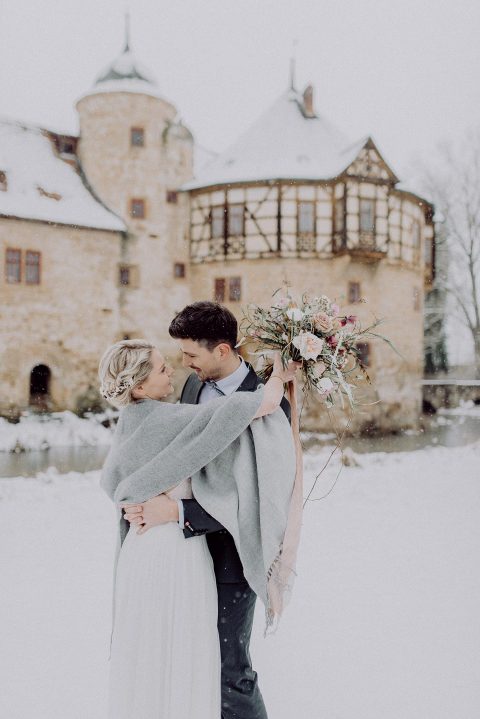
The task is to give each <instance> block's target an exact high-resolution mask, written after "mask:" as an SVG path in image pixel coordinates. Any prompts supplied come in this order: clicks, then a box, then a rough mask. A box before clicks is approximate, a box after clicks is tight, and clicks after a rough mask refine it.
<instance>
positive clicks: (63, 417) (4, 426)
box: [0, 412, 113, 452]
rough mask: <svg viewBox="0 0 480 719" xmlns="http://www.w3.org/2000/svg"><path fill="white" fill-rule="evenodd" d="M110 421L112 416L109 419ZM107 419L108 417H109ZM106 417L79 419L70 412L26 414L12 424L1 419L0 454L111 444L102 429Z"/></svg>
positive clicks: (109, 436)
mask: <svg viewBox="0 0 480 719" xmlns="http://www.w3.org/2000/svg"><path fill="white" fill-rule="evenodd" d="M111 416H112V417H113V413H112V415H111ZM108 417H110V415H108ZM108 417H107V415H105V414H102V415H93V414H92V415H91V416H90V417H88V418H86V419H81V418H80V417H77V415H75V414H73V412H55V413H53V414H48V415H34V414H28V415H26V416H24V417H21V418H20V422H18V423H17V424H12V423H11V422H7V420H5V419H2V418H0V452H28V451H30V450H36V449H49V448H50V447H66V446H71V447H82V446H83V447H85V446H90V447H92V446H95V445H99V444H110V442H111V439H112V430H111V429H107V428H105V427H103V426H102V424H101V422H102V421H104V420H105V418H108Z"/></svg>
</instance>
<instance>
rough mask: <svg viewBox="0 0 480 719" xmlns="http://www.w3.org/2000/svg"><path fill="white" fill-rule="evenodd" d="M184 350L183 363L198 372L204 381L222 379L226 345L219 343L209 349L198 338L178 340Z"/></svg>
mask: <svg viewBox="0 0 480 719" xmlns="http://www.w3.org/2000/svg"><path fill="white" fill-rule="evenodd" d="M178 345H179V347H180V350H181V352H182V363H183V366H184V367H189V368H190V369H193V371H194V372H196V373H197V377H198V379H199V380H201V381H202V382H205V380H207V379H213V380H217V379H221V378H222V376H223V375H222V370H223V368H224V355H225V345H223V344H221V345H217V347H214V348H213V350H209V349H208V348H207V347H202V345H201V344H200V343H199V342H197V341H196V340H178Z"/></svg>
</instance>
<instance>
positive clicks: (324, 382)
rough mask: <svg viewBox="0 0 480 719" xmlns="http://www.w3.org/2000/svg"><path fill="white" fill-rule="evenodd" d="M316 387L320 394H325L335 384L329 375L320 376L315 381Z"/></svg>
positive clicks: (328, 392)
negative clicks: (320, 377)
mask: <svg viewBox="0 0 480 719" xmlns="http://www.w3.org/2000/svg"><path fill="white" fill-rule="evenodd" d="M317 389H318V391H319V392H320V394H321V395H327V394H330V393H331V392H332V391H333V390H334V389H335V385H334V383H333V382H332V380H331V379H330V378H329V377H322V379H320V380H319V381H318V382H317Z"/></svg>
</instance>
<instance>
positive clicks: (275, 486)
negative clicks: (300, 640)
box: [99, 302, 299, 719]
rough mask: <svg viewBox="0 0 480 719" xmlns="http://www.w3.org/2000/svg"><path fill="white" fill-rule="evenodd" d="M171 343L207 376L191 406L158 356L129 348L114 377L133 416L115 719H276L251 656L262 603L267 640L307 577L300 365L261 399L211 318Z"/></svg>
mask: <svg viewBox="0 0 480 719" xmlns="http://www.w3.org/2000/svg"><path fill="white" fill-rule="evenodd" d="M169 333H170V335H171V337H172V338H174V339H175V340H176V341H177V343H178V345H179V347H180V350H181V351H182V354H183V364H184V366H186V367H189V368H191V369H192V370H194V372H193V373H192V374H191V375H190V376H189V377H188V379H187V381H186V383H185V386H184V388H183V391H182V394H181V399H180V403H177V404H172V403H168V402H164V401H162V400H163V399H164V398H165V397H167V396H168V395H170V394H171V393H172V391H173V386H172V384H171V379H172V375H173V370H172V369H171V367H169V366H168V364H167V363H166V361H165V359H164V358H163V357H162V355H161V354H160V352H159V351H158V349H157V348H155V347H154V346H152V345H151V344H149V343H148V342H145V341H143V340H124V341H122V342H118V343H117V344H115V345H113V346H112V347H110V348H109V349H108V350H107V352H106V353H105V355H104V356H103V358H102V361H101V363H100V370H99V374H100V381H101V388H102V393H103V395H104V397H106V398H107V399H108V400H109V401H110V402H111V403H112V404H114V405H115V406H117V407H120V408H121V412H120V417H119V421H118V424H117V428H116V432H115V436H114V440H113V443H112V448H111V450H110V453H109V455H108V457H107V460H106V462H105V465H104V469H103V473H102V480H101V484H102V487H103V489H104V490H105V491H106V492H107V494H108V495H109V496H110V498H111V499H112V500H113V501H114V503H115V505H116V508H117V516H118V529H119V533H118V553H117V559H116V570H115V575H116V577H115V591H114V625H113V633H112V647H111V665H110V688H109V717H110V719H127V718H128V719H187V718H188V719H191V718H192V717H195V719H266V717H267V714H266V710H265V706H264V703H263V699H262V696H261V693H260V689H259V686H258V682H257V675H256V673H255V671H254V670H253V669H252V665H251V661H250V654H249V643H250V635H251V630H252V623H253V615H254V607H255V601H256V598H257V596H258V597H259V598H260V599H261V601H262V602H263V604H264V606H265V612H266V622H267V626H269V625H271V624H272V623H273V622H275V620H276V619H278V617H279V615H280V613H281V611H282V607H283V601H284V593H285V591H286V590H288V587H289V584H290V582H291V579H292V575H293V574H294V566H293V562H292V557H294V556H295V551H296V546H295V545H296V541H297V540H296V539H295V533H293V535H292V533H291V532H290V533H289V532H288V531H287V530H288V527H289V524H291V523H292V515H294V514H295V513H296V510H295V511H292V504H293V502H292V490H293V486H294V480H295V455H294V446H293V441H292V436H291V431H290V426H289V421H288V420H289V417H290V406H289V404H288V402H287V400H286V399H285V397H284V384H285V383H287V382H289V381H292V380H293V378H294V375H295V371H296V369H297V368H298V366H299V364H298V363H290V364H289V366H288V367H287V368H284V367H283V365H282V362H281V359H280V356H279V355H278V356H276V357H275V361H274V368H273V373H272V376H271V378H270V379H269V380H268V382H266V383H265V384H263V383H262V382H261V381H260V379H259V378H258V376H257V375H256V373H255V371H254V370H253V368H252V367H251V366H250V365H249V364H247V363H246V362H244V360H243V359H242V358H241V357H240V356H239V354H238V353H237V350H236V349H235V347H236V344H237V322H236V319H235V317H234V316H233V315H232V313H231V312H230V311H229V310H227V309H226V308H225V307H222V306H221V305H218V304H216V303H212V302H196V303H194V304H193V305H189V306H188V307H186V308H185V309H184V310H182V312H180V313H179V314H178V315H177V316H176V317H175V318H174V319H173V321H172V323H171V325H170V327H169ZM294 521H298V516H296V517H294ZM291 536H293V537H294V538H293V540H292V539H290V537H291ZM287 545H290V546H287Z"/></svg>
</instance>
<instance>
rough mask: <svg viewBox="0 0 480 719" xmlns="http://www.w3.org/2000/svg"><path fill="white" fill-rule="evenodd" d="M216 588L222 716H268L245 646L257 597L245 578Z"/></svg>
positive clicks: (226, 718) (252, 718)
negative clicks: (244, 580)
mask: <svg viewBox="0 0 480 719" xmlns="http://www.w3.org/2000/svg"><path fill="white" fill-rule="evenodd" d="M217 588H218V633H219V637H220V652H221V657H222V719H268V718H267V712H266V710H265V705H264V703H263V699H262V695H261V693H260V689H259V687H258V681H257V673H256V672H254V671H253V669H252V662H251V660H250V650H249V647H250V635H251V633H252V624H253V614H254V610H255V600H256V598H257V597H256V595H255V593H254V592H253V591H252V589H250V587H249V585H248V584H247V583H246V582H237V583H235V584H226V583H218V584H217Z"/></svg>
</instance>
